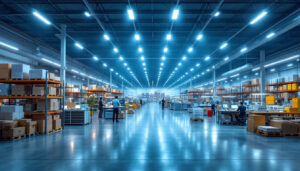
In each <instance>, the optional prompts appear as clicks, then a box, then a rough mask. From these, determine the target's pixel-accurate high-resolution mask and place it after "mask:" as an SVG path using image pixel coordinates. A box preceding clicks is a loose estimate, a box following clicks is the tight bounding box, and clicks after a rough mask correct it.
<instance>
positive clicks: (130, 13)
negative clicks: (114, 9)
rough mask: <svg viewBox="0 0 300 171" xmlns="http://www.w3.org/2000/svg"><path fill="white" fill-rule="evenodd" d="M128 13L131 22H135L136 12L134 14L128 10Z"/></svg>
mask: <svg viewBox="0 0 300 171" xmlns="http://www.w3.org/2000/svg"><path fill="white" fill-rule="evenodd" d="M127 13H128V17H129V19H130V20H134V19H135V17H134V12H133V10H132V9H129V10H127Z"/></svg>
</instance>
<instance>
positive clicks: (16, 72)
mask: <svg viewBox="0 0 300 171" xmlns="http://www.w3.org/2000/svg"><path fill="white" fill-rule="evenodd" d="M11 66H12V67H11V79H28V78H29V71H30V66H29V65H25V64H12V65H11Z"/></svg>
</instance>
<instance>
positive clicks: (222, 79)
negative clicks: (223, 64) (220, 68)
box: [217, 77, 227, 82]
mask: <svg viewBox="0 0 300 171" xmlns="http://www.w3.org/2000/svg"><path fill="white" fill-rule="evenodd" d="M226 79H227V78H226V77H225V78H221V79H218V80H217V82H220V81H224V80H226Z"/></svg>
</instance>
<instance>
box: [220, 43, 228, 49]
mask: <svg viewBox="0 0 300 171" xmlns="http://www.w3.org/2000/svg"><path fill="white" fill-rule="evenodd" d="M227 46H228V43H223V44H222V45H221V46H220V49H224V48H226V47H227Z"/></svg>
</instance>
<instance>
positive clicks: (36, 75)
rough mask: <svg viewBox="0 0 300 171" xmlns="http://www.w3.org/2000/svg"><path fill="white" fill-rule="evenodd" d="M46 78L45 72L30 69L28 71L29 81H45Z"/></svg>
mask: <svg viewBox="0 0 300 171" xmlns="http://www.w3.org/2000/svg"><path fill="white" fill-rule="evenodd" d="M46 77H47V70H44V69H31V70H30V71H29V79H31V80H45V79H46Z"/></svg>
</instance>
